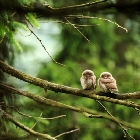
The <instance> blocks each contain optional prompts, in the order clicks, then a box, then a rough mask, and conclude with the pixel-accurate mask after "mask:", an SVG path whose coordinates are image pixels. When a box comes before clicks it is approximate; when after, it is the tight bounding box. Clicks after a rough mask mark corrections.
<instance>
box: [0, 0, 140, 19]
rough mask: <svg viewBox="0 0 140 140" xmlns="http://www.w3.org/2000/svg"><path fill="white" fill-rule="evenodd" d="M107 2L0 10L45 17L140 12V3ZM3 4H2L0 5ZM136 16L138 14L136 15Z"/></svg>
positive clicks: (101, 0)
mask: <svg viewBox="0 0 140 140" xmlns="http://www.w3.org/2000/svg"><path fill="white" fill-rule="evenodd" d="M106 1H107V0H99V1H95V2H90V3H83V4H79V5H72V6H67V7H60V8H53V7H51V6H49V4H45V5H43V4H42V3H38V2H37V3H35V4H34V5H33V6H24V5H22V6H19V5H12V7H11V5H10V4H9V5H8V4H7V5H4V8H1V9H0V10H1V11H3V10H4V9H5V10H8V11H10V10H12V11H16V12H17V13H18V14H23V13H24V14H26V13H30V12H33V13H36V15H38V16H40V15H41V16H43V17H52V18H53V17H55V18H56V17H57V18H59V17H61V16H65V15H71V14H77V13H81V14H82V13H84V12H89V11H90V12H94V13H96V12H101V11H102V12H103V11H105V12H106V10H109V11H110V10H112V9H113V10H112V11H115V12H116V11H118V12H122V13H124V14H128V13H130V14H132V13H133V12H134V11H140V8H139V7H140V2H139V1H136V2H132V1H130V2H127V3H123V4H113V3H109V2H106ZM0 4H1V3H0ZM135 14H136V13H135Z"/></svg>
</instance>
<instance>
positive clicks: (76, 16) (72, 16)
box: [65, 15, 128, 33]
mask: <svg viewBox="0 0 140 140" xmlns="http://www.w3.org/2000/svg"><path fill="white" fill-rule="evenodd" d="M65 17H66V18H79V19H94V18H95V19H99V20H106V21H108V22H111V23H112V24H115V25H116V26H117V27H118V28H122V29H123V30H125V31H126V33H127V32H128V30H127V29H126V28H124V27H122V26H121V25H119V24H118V23H116V22H113V21H111V20H109V19H106V18H100V17H90V16H83V15H67V16H65Z"/></svg>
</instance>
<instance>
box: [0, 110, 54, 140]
mask: <svg viewBox="0 0 140 140" xmlns="http://www.w3.org/2000/svg"><path fill="white" fill-rule="evenodd" d="M0 111H1V112H2V113H3V115H4V116H5V119H7V120H9V121H10V122H13V123H14V124H15V125H16V126H18V127H20V128H21V129H23V130H25V131H26V132H28V133H30V134H31V135H34V136H38V137H41V138H45V139H49V140H56V139H55V138H54V137H51V136H50V135H48V134H42V133H38V132H35V131H34V130H32V129H30V128H28V127H26V126H25V125H23V124H22V123H20V122H18V121H16V120H15V119H14V118H13V117H12V116H10V115H9V114H8V113H6V112H5V111H3V110H2V109H0Z"/></svg>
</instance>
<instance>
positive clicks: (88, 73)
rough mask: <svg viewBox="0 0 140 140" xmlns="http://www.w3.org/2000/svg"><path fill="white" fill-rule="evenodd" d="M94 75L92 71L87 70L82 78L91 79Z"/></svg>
mask: <svg viewBox="0 0 140 140" xmlns="http://www.w3.org/2000/svg"><path fill="white" fill-rule="evenodd" d="M93 75H94V72H93V71H91V70H85V71H84V72H83V73H82V76H84V77H91V76H93Z"/></svg>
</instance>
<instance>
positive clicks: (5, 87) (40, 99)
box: [0, 82, 140, 131]
mask: <svg viewBox="0 0 140 140" xmlns="http://www.w3.org/2000/svg"><path fill="white" fill-rule="evenodd" d="M0 89H2V90H5V91H7V92H9V93H10V94H12V93H14V94H19V95H23V96H26V97H29V98H30V99H33V100H35V101H37V102H39V103H42V104H44V105H47V106H48V105H49V106H53V107H61V108H65V109H68V110H72V111H75V112H78V113H81V114H82V115H84V116H85V117H87V118H105V119H108V120H111V121H113V122H115V123H116V120H117V121H118V122H119V123H120V124H122V125H123V126H125V127H127V128H132V129H135V130H139V131H140V127H139V126H138V125H135V124H132V123H129V122H126V121H124V120H120V119H118V118H116V117H115V120H114V118H112V117H111V116H109V115H107V114H105V113H102V112H99V111H95V110H90V109H87V108H78V107H74V106H68V105H66V104H62V103H59V102H56V101H53V100H50V99H46V98H44V97H42V96H38V95H34V94H32V93H29V92H27V91H22V90H18V89H16V88H14V87H11V86H8V85H5V84H3V83H1V82H0Z"/></svg>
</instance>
